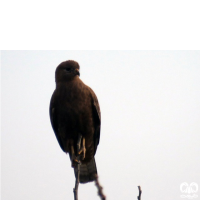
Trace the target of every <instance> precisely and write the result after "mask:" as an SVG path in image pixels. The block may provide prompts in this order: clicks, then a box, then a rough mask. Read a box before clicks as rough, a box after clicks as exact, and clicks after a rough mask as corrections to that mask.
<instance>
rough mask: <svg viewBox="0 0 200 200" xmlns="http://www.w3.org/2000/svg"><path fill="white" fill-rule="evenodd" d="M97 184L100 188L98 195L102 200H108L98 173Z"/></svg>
mask: <svg viewBox="0 0 200 200" xmlns="http://www.w3.org/2000/svg"><path fill="white" fill-rule="evenodd" d="M95 185H96V187H97V189H98V195H99V196H100V198H101V200H106V196H105V195H104V194H103V187H102V186H101V185H100V183H99V178H98V176H97V175H96V177H95Z"/></svg>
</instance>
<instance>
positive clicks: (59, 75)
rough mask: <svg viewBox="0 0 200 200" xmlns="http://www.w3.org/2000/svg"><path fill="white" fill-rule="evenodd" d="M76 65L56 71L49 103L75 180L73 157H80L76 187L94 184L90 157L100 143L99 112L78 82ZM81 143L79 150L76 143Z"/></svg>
mask: <svg viewBox="0 0 200 200" xmlns="http://www.w3.org/2000/svg"><path fill="white" fill-rule="evenodd" d="M79 69H80V67H79V64H78V63H77V62H75V61H73V60H68V61H65V62H62V63H61V64H60V65H58V67H57V68H56V72H55V79H56V89H55V91H54V93H53V95H52V97H51V102H50V110H49V111H50V120H51V125H52V127H53V130H54V133H55V135H56V138H57V140H58V143H59V145H60V147H61V149H62V150H63V151H64V152H66V153H69V156H70V159H71V162H72V167H74V172H75V176H76V177H77V165H76V163H78V162H79V160H78V159H77V157H78V156H79V155H81V165H80V183H87V182H90V181H93V180H95V175H97V169H96V163H95V159H94V155H95V153H96V150H97V146H98V144H99V140H100V127H101V112H100V107H99V103H98V100H97V97H96V95H95V93H94V92H93V90H92V89H91V88H90V87H88V86H87V85H85V84H84V83H83V82H82V81H81V79H80V78H79V76H80V73H79ZM80 135H81V136H82V139H81V150H80V151H79V152H77V142H78V138H79V136H80Z"/></svg>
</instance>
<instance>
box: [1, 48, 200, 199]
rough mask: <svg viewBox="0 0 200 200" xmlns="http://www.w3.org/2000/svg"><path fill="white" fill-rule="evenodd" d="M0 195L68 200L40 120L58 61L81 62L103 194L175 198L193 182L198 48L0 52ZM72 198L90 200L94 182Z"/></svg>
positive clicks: (64, 163)
mask: <svg viewBox="0 0 200 200" xmlns="http://www.w3.org/2000/svg"><path fill="white" fill-rule="evenodd" d="M1 58H2V63H1V64H2V138H1V139H2V199H3V200H13V199H15V200H25V199H28V200H36V199H42V200H54V199H60V200H62V199H63V200H64V199H73V187H74V182H75V179H74V172H73V169H72V168H71V167H70V161H69V157H68V155H65V153H63V152H62V150H61V149H60V147H59V145H58V143H57V140H56V137H55V136H54V133H53V130H52V128H51V124H50V120H49V102H50V98H51V95H52V93H53V90H54V88H55V80H54V72H55V69H56V67H57V65H58V64H59V63H60V62H62V61H64V60H68V59H74V60H76V61H78V62H79V64H80V73H81V76H80V78H81V79H82V80H83V81H84V82H85V83H86V84H88V85H89V86H90V87H91V88H92V89H93V90H94V91H95V93H96V95H97V97H98V99H99V102H100V107H101V112H102V129H101V139H100V145H99V147H98V149H97V154H96V163H97V169H98V172H99V177H100V182H101V184H102V185H103V187H104V192H105V194H106V195H107V198H108V200H109V199H119V200H120V199H137V195H138V188H137V186H138V185H141V187H142V190H143V194H142V199H148V200H150V199H162V200H171V199H180V195H181V192H180V189H179V186H180V184H181V183H182V182H185V181H186V182H188V183H191V182H197V183H198V184H200V159H199V152H200V134H199V133H200V78H199V77H200V68H199V66H200V51H3V52H2V55H1ZM79 197H80V199H99V197H98V196H97V191H96V188H95V186H94V183H89V184H85V185H83V184H81V185H80V187H79Z"/></svg>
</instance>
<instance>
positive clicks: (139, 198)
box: [137, 186, 142, 200]
mask: <svg viewBox="0 0 200 200" xmlns="http://www.w3.org/2000/svg"><path fill="white" fill-rule="evenodd" d="M138 189H139V196H138V197H137V198H138V200H141V194H142V190H141V187H140V186H138Z"/></svg>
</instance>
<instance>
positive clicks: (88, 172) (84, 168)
mask: <svg viewBox="0 0 200 200" xmlns="http://www.w3.org/2000/svg"><path fill="white" fill-rule="evenodd" d="M74 173H75V177H76V178H77V173H78V169H77V167H75V168H74ZM96 175H97V167H96V162H95V159H94V158H93V159H92V160H91V161H90V162H89V163H87V164H81V165H80V175H79V181H80V183H87V182H91V181H94V180H95V177H96Z"/></svg>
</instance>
